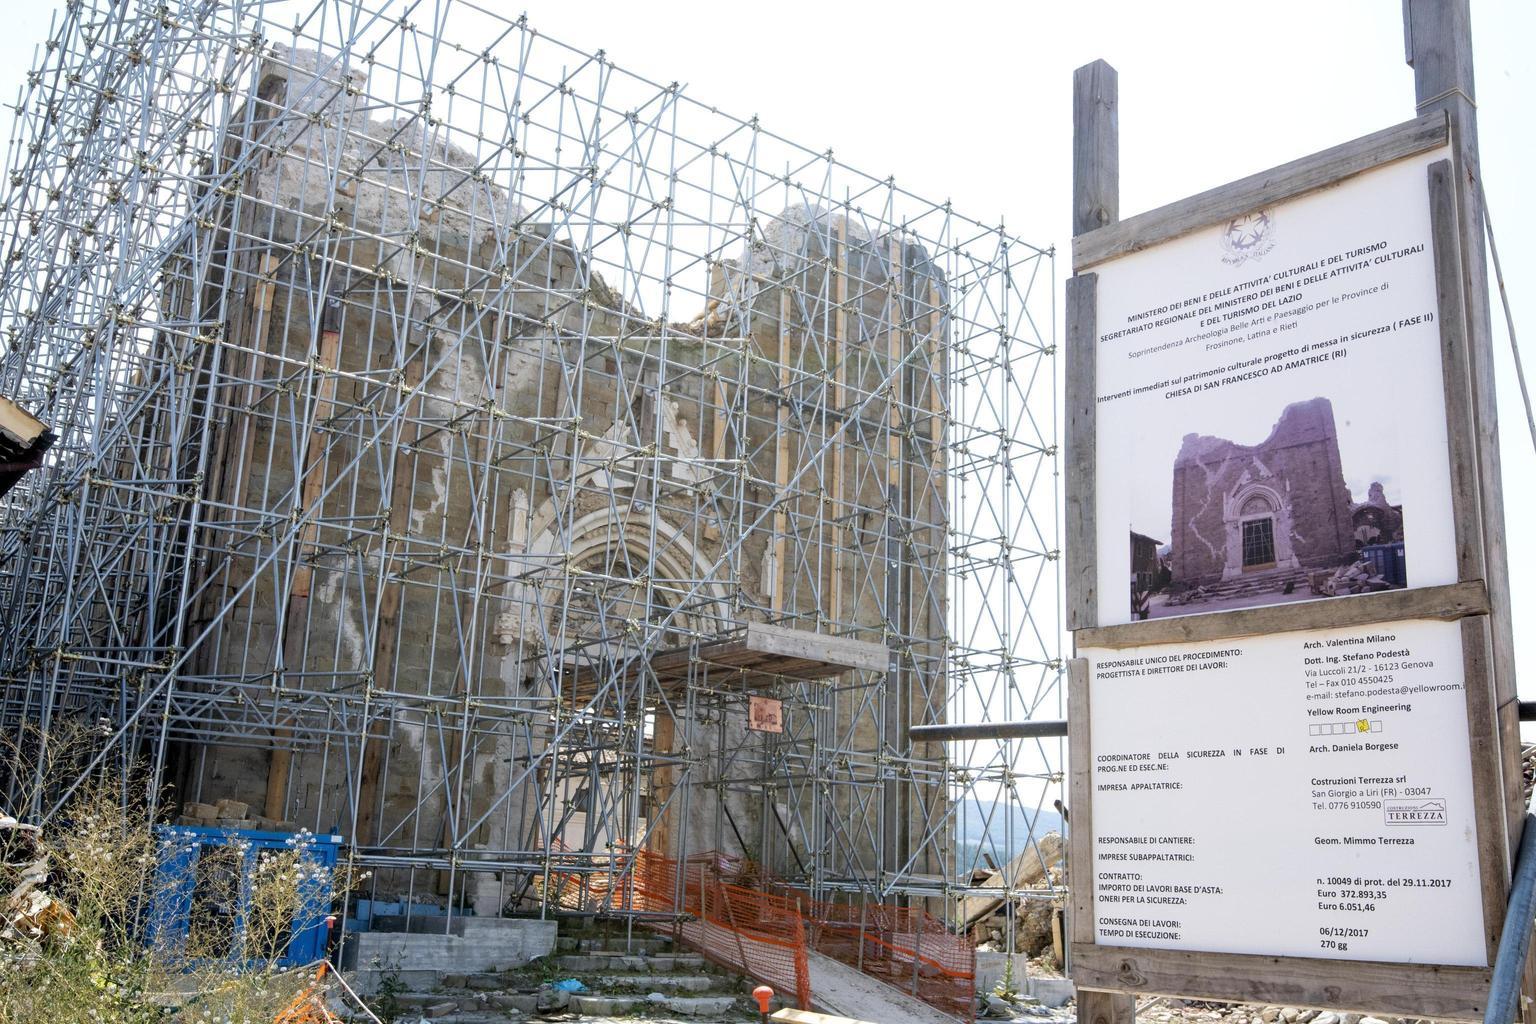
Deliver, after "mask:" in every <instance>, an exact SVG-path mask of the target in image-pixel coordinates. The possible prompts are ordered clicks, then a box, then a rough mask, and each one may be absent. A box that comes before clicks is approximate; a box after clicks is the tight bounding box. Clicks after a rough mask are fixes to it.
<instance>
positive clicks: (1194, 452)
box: [1130, 398, 1407, 619]
mask: <svg viewBox="0 0 1536 1024" xmlns="http://www.w3.org/2000/svg"><path fill="white" fill-rule="evenodd" d="M1172 497H1173V502H1172V520H1171V525H1170V531H1169V539H1168V542H1167V543H1166V544H1159V542H1158V541H1156V540H1154V539H1151V538H1149V537H1147V536H1146V535H1145V534H1142V533H1138V532H1136V531H1135V530H1132V531H1131V533H1130V544H1131V564H1132V576H1131V581H1130V586H1131V608H1132V612H1133V616H1134V617H1135V618H1138V619H1146V618H1151V617H1155V616H1167V615H1187V614H1191V613H1195V612H1206V611H1218V610H1224V609H1230V608H1242V607H1249V606H1254V605H1262V604H1274V603H1277V602H1281V601H1304V600H1309V599H1312V598H1318V597H1336V596H1342V595H1346V594H1361V593H1370V592H1373V591H1378V590H1391V589H1395V588H1401V587H1404V586H1406V585H1407V574H1406V562H1405V560H1404V552H1403V508H1402V505H1401V504H1393V503H1392V502H1391V501H1390V500H1389V499H1388V497H1387V494H1386V489H1385V487H1383V485H1382V484H1381V483H1380V482H1377V481H1373V482H1372V483H1371V485H1370V487H1369V489H1368V491H1367V495H1366V498H1365V500H1364V501H1358V502H1357V501H1355V500H1354V498H1353V496H1352V495H1351V493H1350V490H1349V487H1348V485H1347V484H1346V483H1345V474H1344V466H1343V465H1342V462H1341V459H1340V455H1339V432H1338V425H1337V423H1336V421H1335V419H1334V410H1333V403H1332V402H1330V401H1329V400H1328V399H1327V398H1312V399H1310V400H1307V401H1302V402H1294V403H1292V404H1290V405H1288V406H1286V407H1285V409H1284V410H1283V411H1282V412H1281V413H1280V416H1279V419H1278V420H1277V421H1276V422H1275V425H1274V429H1273V430H1272V431H1271V432H1270V435H1269V437H1268V438H1266V439H1265V440H1263V441H1262V442H1260V443H1259V444H1256V445H1251V446H1250V445H1241V444H1237V443H1236V442H1234V441H1230V440H1227V439H1226V438H1221V437H1213V436H1210V435H1206V434H1193V433H1192V434H1186V435H1185V436H1184V439H1183V443H1182V444H1181V445H1180V448H1179V453H1178V456H1177V458H1176V459H1175V460H1174V464H1173V494H1172Z"/></svg>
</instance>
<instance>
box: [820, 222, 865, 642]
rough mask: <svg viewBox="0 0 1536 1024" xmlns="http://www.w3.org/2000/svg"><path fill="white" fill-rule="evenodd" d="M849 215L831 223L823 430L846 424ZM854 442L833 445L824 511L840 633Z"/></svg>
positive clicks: (832, 612)
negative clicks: (847, 464) (848, 453)
mask: <svg viewBox="0 0 1536 1024" xmlns="http://www.w3.org/2000/svg"><path fill="white" fill-rule="evenodd" d="M847 224H848V218H847V217H846V216H845V217H842V218H840V219H838V220H835V221H833V224H832V249H833V252H834V254H835V267H836V269H835V270H834V276H833V278H832V301H833V303H834V304H835V305H834V308H833V310H832V344H831V346H830V347H831V350H832V354H831V358H832V401H831V403H830V404H831V410H830V415H829V416H828V417H827V419H826V421H825V423H826V426H825V428H824V429H826V430H829V431H836V430H837V429H838V428H840V427H841V426H842V425H843V422H844V419H843V372H844V371H843V362H844V360H845V358H846V357H847V346H848V239H847V237H846V236H847ZM851 443H852V438H851V437H849V436H847V435H846V434H845V435H844V436H843V437H842V439H841V440H839V441H838V442H837V444H834V445H833V446H832V494H831V498H830V501H829V502H828V503H827V504H826V507H825V509H824V514H825V515H827V516H828V517H830V518H831V520H832V529H831V531H830V534H831V538H832V586H831V588H830V590H831V598H830V599H829V600H828V602H827V618H828V619H829V620H831V622H832V623H833V625H832V632H834V633H835V632H837V625H836V624H837V623H839V622H842V621H844V620H843V619H842V618H840V616H841V615H842V614H843V457H844V450H845V449H846V448H847V447H848V445H849V444H851ZM856 618H857V616H856V615H855V614H854V609H849V612H848V619H847V621H849V622H852V621H854V620H855V619H856Z"/></svg>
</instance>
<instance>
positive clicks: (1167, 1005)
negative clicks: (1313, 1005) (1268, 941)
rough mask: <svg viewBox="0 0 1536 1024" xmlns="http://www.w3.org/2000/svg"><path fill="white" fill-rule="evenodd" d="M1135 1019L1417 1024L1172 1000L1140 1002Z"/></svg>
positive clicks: (1206, 1023)
mask: <svg viewBox="0 0 1536 1024" xmlns="http://www.w3.org/2000/svg"><path fill="white" fill-rule="evenodd" d="M1136 1019H1137V1020H1138V1021H1150V1022H1153V1024H1414V1020H1413V1019H1412V1018H1399V1017H1373V1016H1370V1015H1368V1014H1361V1013H1342V1012H1338V1013H1336V1012H1333V1011H1329V1010H1316V1009H1303V1008H1301V1007H1297V1006H1255V1005H1250V1004H1242V1003H1239V1004H1228V1003H1212V1002H1201V1001H1197V1000H1184V999H1169V998H1157V999H1150V1000H1140V1001H1138V1004H1137V1007H1136Z"/></svg>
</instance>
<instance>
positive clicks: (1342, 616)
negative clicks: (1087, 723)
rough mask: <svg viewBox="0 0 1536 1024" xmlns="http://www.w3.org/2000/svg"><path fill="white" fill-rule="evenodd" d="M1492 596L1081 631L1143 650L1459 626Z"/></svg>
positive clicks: (1433, 594)
mask: <svg viewBox="0 0 1536 1024" xmlns="http://www.w3.org/2000/svg"><path fill="white" fill-rule="evenodd" d="M1488 611H1489V603H1488V592H1487V590H1486V589H1485V588H1484V587H1483V584H1482V581H1481V580H1469V581H1467V582H1465V583H1451V584H1447V585H1445V586H1441V587H1416V588H1414V589H1412V590H1383V591H1381V592H1380V593H1376V594H1354V595H1351V596H1348V597H1320V598H1318V599H1316V600H1313V601H1293V602H1291V603H1289V604H1272V605H1265V606H1264V607H1262V608H1239V609H1237V610H1235V611H1228V612H1205V613H1202V614H1195V615H1176V616H1173V617H1172V618H1167V619H1147V620H1146V621H1144V622H1127V623H1125V624H1123V625H1118V626H1100V627H1099V628H1097V629H1080V630H1078V631H1077V632H1076V633H1075V634H1074V639H1075V640H1076V642H1077V645H1078V647H1109V648H1123V647H1140V646H1142V645H1144V644H1177V643H1198V642H1199V641H1202V640H1230V639H1233V638H1234V637H1241V636H1258V635H1261V634H1268V633H1289V632H1293V631H1295V630H1302V629H1342V628H1344V627H1346V626H1368V625H1371V624H1373V623H1387V622H1399V621H1402V620H1404V619H1434V620H1436V621H1440V622H1453V621H1455V620H1457V619H1462V618H1466V617H1467V616H1469V615H1487V614H1488Z"/></svg>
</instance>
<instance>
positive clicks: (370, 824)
mask: <svg viewBox="0 0 1536 1024" xmlns="http://www.w3.org/2000/svg"><path fill="white" fill-rule="evenodd" d="M425 361H426V353H425V352H422V353H421V355H420V357H419V358H415V359H413V358H411V357H410V353H406V357H405V366H404V367H402V373H403V382H404V385H405V395H404V396H402V398H401V403H400V413H399V415H400V416H401V417H402V419H404V418H406V417H408V416H409V414H410V412H411V407H412V404H413V403H415V404H416V405H417V409H418V411H419V408H420V399H418V398H417V397H415V395H416V389H417V388H419V387H420V386H421V376H422V367H423V363H424V362H425ZM414 440H415V439H414V438H406V439H405V443H396V444H395V446H394V458H393V460H392V462H393V468H392V469H391V471H390V492H389V524H388V526H387V527H386V528H385V533H384V538H383V544H382V546H381V547H380V551H379V580H380V586H381V588H382V593H380V595H379V611H378V619H377V620H376V622H377V624H376V625H375V626H374V630H373V635H374V649H373V656H372V658H371V660H370V664H369V669H370V670H371V672H372V675H373V683H372V688H371V689H370V690H369V691H368V694H367V700H368V701H369V703H370V704H371V702H372V701H373V699H374V697H373V694H374V693H375V692H383V693H387V692H389V691H391V690H393V689H394V687H395V652H396V650H397V646H398V643H399V637H400V606H401V604H402V602H403V601H404V597H405V584H404V583H403V582H402V581H400V580H393V579H390V565H391V563H392V562H393V561H394V558H395V557H396V553H395V552H393V551H391V544H393V546H394V547H395V549H396V550H397V551H398V549H399V548H400V547H401V546H402V543H401V542H402V541H404V540H405V538H406V537H408V536H409V535H410V529H411V506H412V504H413V501H414V495H415V478H414V472H413V465H414V463H415V461H416V458H417V456H416V446H415V444H414V443H412V442H414ZM508 528H509V529H516V524H509V527H508ZM369 710H370V711H371V710H372V709H371V707H370V709H369ZM389 744H390V739H389V738H388V737H381V736H369V737H368V738H366V739H365V740H364V741H363V756H362V767H361V769H360V771H359V772H358V787H357V796H356V799H355V800H354V801H353V804H354V812H353V813H354V815H355V821H354V826H353V827H354V835H353V841H354V842H356V843H358V844H363V843H372V842H378V841H379V840H380V839H381V838H382V836H381V835H380V834H379V833H380V830H379V821H378V819H377V814H378V809H377V808H376V806H375V805H376V804H377V803H378V799H379V784H380V782H381V781H382V779H383V772H384V762H385V755H386V754H387V753H388V751H389Z"/></svg>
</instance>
